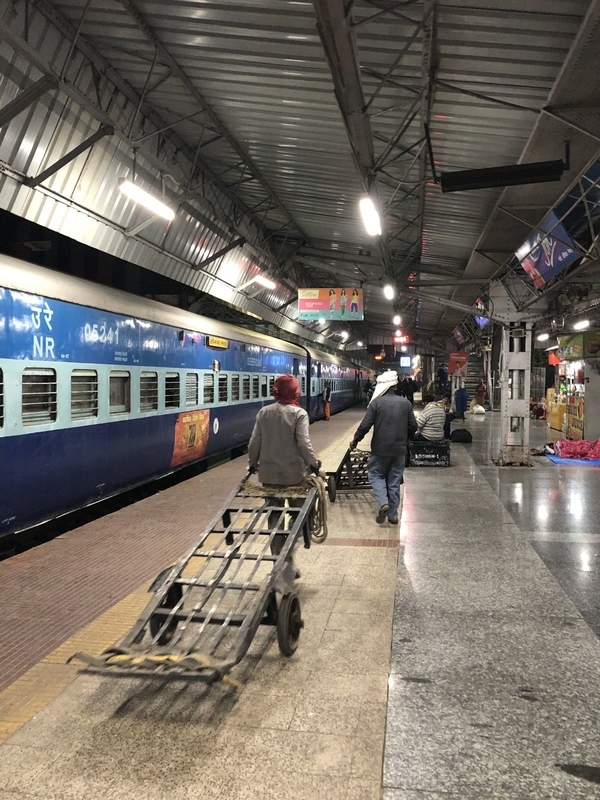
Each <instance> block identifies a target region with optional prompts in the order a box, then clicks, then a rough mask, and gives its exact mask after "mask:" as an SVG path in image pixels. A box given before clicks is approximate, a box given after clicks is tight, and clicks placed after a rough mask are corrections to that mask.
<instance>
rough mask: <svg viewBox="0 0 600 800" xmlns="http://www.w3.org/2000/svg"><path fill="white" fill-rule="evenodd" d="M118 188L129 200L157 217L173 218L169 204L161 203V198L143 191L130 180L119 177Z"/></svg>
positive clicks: (173, 213)
mask: <svg viewBox="0 0 600 800" xmlns="http://www.w3.org/2000/svg"><path fill="white" fill-rule="evenodd" d="M119 189H120V190H121V191H122V192H123V194H126V195H127V197H129V199H130V200H133V202H134V203H138V204H139V205H140V206H144V208H147V209H148V211H151V212H152V213H153V214H156V216H157V217H162V218H163V219H168V220H172V219H175V212H174V211H173V209H172V208H169V206H168V205H166V203H163V202H162V200H159V199H158V197H155V196H154V195H152V194H150V193H149V192H146V191H144V189H141V188H140V187H139V186H137V185H136V184H135V183H133V182H132V181H128V180H127V179H126V178H120V179H119Z"/></svg>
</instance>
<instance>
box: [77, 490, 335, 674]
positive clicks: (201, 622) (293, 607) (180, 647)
mask: <svg viewBox="0 0 600 800" xmlns="http://www.w3.org/2000/svg"><path fill="white" fill-rule="evenodd" d="M320 494H321V497H319V495H320ZM322 502H323V493H319V490H318V488H317V485H315V484H312V485H308V486H307V487H306V488H304V487H282V488H281V489H279V488H278V489H276V490H275V489H266V488H263V487H262V486H259V485H258V484H254V483H250V482H249V481H248V480H247V479H246V480H244V481H242V483H241V484H240V485H239V486H238V487H237V489H236V490H235V491H234V492H233V493H232V494H231V495H230V497H229V499H228V501H227V503H226V505H225V506H224V507H223V509H222V510H221V511H220V512H219V514H218V515H217V516H216V517H215V518H214V519H213V520H212V522H211V524H210V525H209V526H208V527H207V528H206V530H205V531H204V533H203V534H202V536H201V537H200V538H199V539H198V541H197V542H196V543H195V544H194V546H193V547H192V548H191V549H190V550H189V551H188V552H187V553H186V554H185V555H184V556H183V558H182V559H181V560H180V561H179V562H178V563H177V564H176V565H174V566H173V567H171V568H169V569H167V570H164V572H162V573H161V574H160V575H158V577H157V578H156V579H155V581H154V583H153V584H152V586H151V587H150V591H151V592H152V593H153V595H152V599H151V600H150V602H149V603H148V605H147V606H146V608H145V609H144V611H143V612H142V614H141V616H140V617H139V619H138V620H137V622H136V623H135V625H134V626H133V627H132V628H131V629H130V630H129V631H128V633H126V634H125V636H123V637H122V638H121V639H120V640H119V641H118V642H117V643H116V644H115V645H114V646H113V647H111V648H110V649H108V650H106V651H105V652H104V653H102V655H101V656H99V657H95V656H90V655H87V654H85V653H77V654H76V655H74V656H73V657H72V658H73V659H78V660H80V661H83V662H84V663H85V664H87V671H91V672H101V673H102V674H110V675H116V676H118V675H120V676H128V677H133V676H135V675H139V676H147V677H158V678H166V677H171V678H180V679H185V678H195V679H200V680H204V681H206V682H208V683H213V682H215V681H219V680H227V678H226V676H227V675H228V673H229V672H230V671H231V670H232V669H233V667H235V666H236V664H238V663H239V662H240V661H241V660H242V658H243V657H244V655H245V654H246V652H247V651H248V648H249V646H250V643H251V642H252V639H253V638H254V635H255V634H256V632H257V630H258V628H259V626H260V625H274V626H276V628H277V639H278V643H279V649H280V650H281V652H282V654H283V655H284V656H290V655H292V654H293V653H294V652H295V650H296V648H297V646H298V639H299V636H300V631H301V629H302V627H303V621H302V616H301V611H300V601H299V599H298V596H297V593H296V590H295V588H294V578H295V576H296V575H295V568H294V567H293V566H292V564H291V563H290V559H291V555H292V551H293V549H294V547H295V546H296V544H297V542H298V540H299V539H300V538H301V537H303V538H304V546H305V547H310V543H311V533H312V538H313V539H314V540H315V541H322V539H323V538H324V535H323V534H319V533H318V531H316V530H314V527H313V523H314V518H315V515H316V514H318V506H319V503H322ZM282 534H284V536H282ZM280 548H281V549H280Z"/></svg>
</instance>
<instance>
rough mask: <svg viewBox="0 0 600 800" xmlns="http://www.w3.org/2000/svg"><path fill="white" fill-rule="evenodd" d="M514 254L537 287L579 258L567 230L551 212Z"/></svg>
mask: <svg viewBox="0 0 600 800" xmlns="http://www.w3.org/2000/svg"><path fill="white" fill-rule="evenodd" d="M538 227H539V230H536V231H534V233H532V234H531V236H530V237H529V238H528V239H526V240H525V242H524V243H523V244H522V246H521V247H520V248H519V249H518V250H517V252H516V253H515V255H516V257H517V259H518V260H519V261H520V262H521V266H522V267H523V269H524V270H525V272H526V273H527V274H528V275H529V277H530V278H531V280H532V281H533V282H534V284H535V285H536V287H537V288H538V289H541V288H542V287H543V286H544V285H545V284H546V283H547V282H548V281H549V280H550V279H551V278H554V277H555V276H556V275H558V273H559V272H561V271H562V270H563V269H565V267H568V266H569V265H570V264H572V263H573V262H574V261H577V259H578V258H581V256H580V255H579V253H577V252H575V250H573V249H572V246H573V240H572V239H571V237H570V235H569V233H568V232H567V229H566V228H565V226H564V225H562V224H561V223H560V222H559V221H558V217H557V216H556V214H555V213H554V212H553V211H551V212H550V213H549V214H546V216H545V217H544V219H543V220H542V221H541V222H540V224H539V226H538Z"/></svg>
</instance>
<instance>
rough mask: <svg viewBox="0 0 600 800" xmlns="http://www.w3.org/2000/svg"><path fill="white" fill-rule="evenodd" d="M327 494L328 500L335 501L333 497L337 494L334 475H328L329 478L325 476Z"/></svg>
mask: <svg viewBox="0 0 600 800" xmlns="http://www.w3.org/2000/svg"><path fill="white" fill-rule="evenodd" d="M327 494H328V495H329V502H330V503H335V497H336V494H337V487H336V485H335V475H330V476H329V478H327Z"/></svg>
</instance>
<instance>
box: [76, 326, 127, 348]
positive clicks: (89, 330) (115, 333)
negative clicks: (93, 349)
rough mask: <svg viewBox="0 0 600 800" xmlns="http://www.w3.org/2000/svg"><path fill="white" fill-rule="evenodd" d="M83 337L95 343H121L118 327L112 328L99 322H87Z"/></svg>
mask: <svg viewBox="0 0 600 800" xmlns="http://www.w3.org/2000/svg"><path fill="white" fill-rule="evenodd" d="M83 337H84V339H85V341H86V342H91V343H92V344H95V343H96V342H100V343H101V344H106V343H107V342H108V344H119V329H118V328H117V327H115V328H111V327H110V326H107V325H105V324H100V325H98V324H97V323H95V322H94V323H93V324H90V323H89V322H86V323H85V325H84V328H83Z"/></svg>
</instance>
